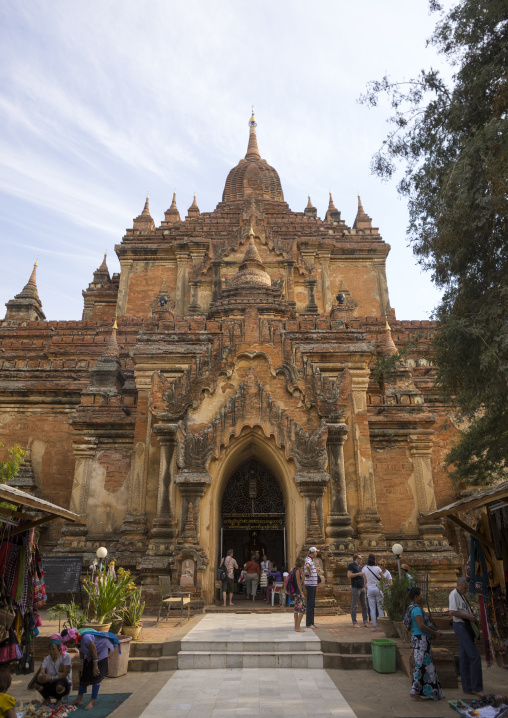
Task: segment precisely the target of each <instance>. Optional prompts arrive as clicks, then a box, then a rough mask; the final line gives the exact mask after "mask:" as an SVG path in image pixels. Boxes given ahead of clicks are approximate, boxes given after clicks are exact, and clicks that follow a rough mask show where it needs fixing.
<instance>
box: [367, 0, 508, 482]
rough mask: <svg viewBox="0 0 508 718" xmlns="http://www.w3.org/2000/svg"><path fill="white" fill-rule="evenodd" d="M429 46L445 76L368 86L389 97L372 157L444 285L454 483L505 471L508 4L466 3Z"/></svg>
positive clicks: (440, 356) (444, 20)
mask: <svg viewBox="0 0 508 718" xmlns="http://www.w3.org/2000/svg"><path fill="white" fill-rule="evenodd" d="M431 10H438V11H440V12H441V17H440V20H439V21H438V23H437V25H436V28H435V30H434V34H433V35H432V37H431V38H430V40H429V43H430V44H431V45H433V46H434V47H436V48H437V50H438V51H439V52H440V53H441V54H442V55H443V56H444V57H445V58H446V59H447V60H448V61H449V63H450V65H451V68H452V71H453V77H452V78H451V79H450V80H449V81H448V80H446V79H444V78H443V77H442V75H440V74H439V73H438V72H437V71H435V70H432V69H430V70H428V71H426V70H422V71H421V72H420V74H419V75H418V77H416V78H415V79H413V80H410V81H408V82H393V81H391V80H390V78H388V77H384V78H383V79H382V80H380V81H376V82H372V83H369V85H368V88H367V92H366V94H365V95H363V96H362V97H361V98H360V102H363V103H365V104H367V105H370V106H375V105H376V104H377V103H378V101H379V98H380V96H387V97H388V99H389V101H390V104H391V107H392V111H393V113H392V116H391V117H390V118H389V123H390V124H391V130H390V132H389V134H388V136H387V138H386V140H385V141H384V143H383V146H382V147H381V149H380V151H379V152H378V153H376V155H375V156H374V158H373V162H372V169H373V172H374V173H375V174H377V175H378V176H380V177H381V178H383V179H389V178H390V177H392V176H393V174H394V173H395V171H396V169H397V166H398V165H402V167H403V176H402V178H401V179H400V181H399V184H398V191H399V192H400V193H401V194H402V195H403V196H404V197H406V198H407V201H408V206H409V226H408V229H407V234H408V238H409V240H410V242H411V244H412V246H413V250H414V252H415V254H416V256H417V258H418V260H419V262H420V264H421V265H422V266H423V267H425V268H426V269H428V270H430V272H431V273H432V278H433V281H434V282H435V284H436V285H437V286H438V287H440V288H441V289H442V290H443V295H442V299H441V302H440V304H439V305H438V307H437V308H436V310H435V316H436V319H438V321H439V325H438V330H437V332H436V334H435V338H434V349H435V354H436V360H437V364H438V375H437V381H438V384H439V386H440V388H441V390H442V393H443V395H444V397H446V398H447V399H448V400H449V401H451V402H453V404H454V406H455V408H456V410H457V413H458V415H459V417H460V418H461V419H463V420H464V423H463V424H462V427H463V428H462V429H461V431H460V433H459V438H458V441H457V442H456V444H455V445H454V446H453V448H452V450H451V451H450V453H449V455H448V457H447V461H448V463H449V465H450V467H451V473H452V475H453V476H454V478H456V479H457V480H462V481H466V482H468V483H472V484H478V485H481V484H486V483H490V482H493V481H496V480H497V479H499V478H506V471H507V467H508V225H507V220H508V116H507V112H508V3H507V2H506V0H484V1H483V2H477V1H474V0H462V1H461V2H459V3H458V4H457V5H455V6H454V7H453V8H452V9H451V10H450V11H449V12H448V13H447V14H443V13H442V11H441V8H440V7H439V4H438V3H437V2H434V1H433V2H431Z"/></svg>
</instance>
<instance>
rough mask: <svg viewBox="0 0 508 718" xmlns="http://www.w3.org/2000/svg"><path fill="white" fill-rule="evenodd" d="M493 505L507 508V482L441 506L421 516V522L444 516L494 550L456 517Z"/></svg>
mask: <svg viewBox="0 0 508 718" xmlns="http://www.w3.org/2000/svg"><path fill="white" fill-rule="evenodd" d="M494 505H499V506H508V481H503V483H501V484H496V486H490V487H489V488H488V489H484V490H483V491H478V492H477V493H475V494H472V495H471V496H467V497H466V498H464V499H459V500H458V501H454V503H453V504H448V506H443V508H441V509H438V510H437V511H432V512H431V513H429V514H425V515H424V516H423V520H424V521H435V519H438V518H441V517H444V516H446V518H447V519H449V520H450V521H452V522H453V523H454V524H457V526H460V528H461V529H464V531H467V533H469V534H471V536H474V537H475V538H477V539H478V540H479V541H481V542H482V543H483V544H485V545H486V546H488V547H489V548H491V549H494V548H495V547H494V544H493V543H492V541H490V540H489V539H488V538H486V537H485V536H484V535H483V534H481V533H479V532H478V531H476V530H475V529H473V528H472V526H468V524H466V523H465V522H464V521H462V519H460V518H459V517H458V516H457V514H459V513H464V512H466V511H470V510H472V509H479V508H481V507H482V506H486V507H491V508H492V506H494Z"/></svg>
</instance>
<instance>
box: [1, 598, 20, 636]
mask: <svg viewBox="0 0 508 718" xmlns="http://www.w3.org/2000/svg"><path fill="white" fill-rule="evenodd" d="M15 618H16V612H15V611H14V610H13V608H12V606H10V605H9V602H8V600H7V599H6V598H5V597H3V598H2V599H1V602H0V642H1V641H4V640H5V638H6V637H7V634H8V633H9V628H10V627H11V626H12V624H13V623H14V619H15ZM2 634H3V635H2Z"/></svg>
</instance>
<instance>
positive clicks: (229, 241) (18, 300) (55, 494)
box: [0, 116, 460, 605]
mask: <svg viewBox="0 0 508 718" xmlns="http://www.w3.org/2000/svg"><path fill="white" fill-rule="evenodd" d="M256 133H257V129H256V121H255V118H254V116H252V117H251V119H250V122H249V138H248V147H247V152H246V155H245V157H244V158H243V159H241V160H240V161H239V163H238V164H237V165H236V166H235V167H234V168H233V169H232V170H231V171H230V173H229V175H228V177H227V179H226V182H225V187H224V190H223V194H222V200H221V201H220V202H219V203H218V205H217V207H216V208H215V209H214V211H213V212H202V211H200V209H199V207H198V203H197V199H196V197H194V200H193V202H192V204H191V206H190V207H189V209H188V210H187V215H186V216H185V218H183V219H182V217H181V215H180V212H179V210H178V205H177V197H176V194H174V195H173V198H172V202H171V203H170V207H169V209H168V210H166V212H165V213H164V219H163V220H162V221H161V223H160V225H157V223H156V221H154V219H153V218H152V216H151V211H150V206H149V200H148V198H147V199H146V202H145V204H144V208H143V210H142V212H141V214H139V215H138V216H137V217H136V218H135V219H134V220H133V226H132V228H131V229H128V230H127V231H126V234H125V236H124V237H123V238H122V240H121V242H120V243H119V244H117V245H116V247H115V251H116V253H117V255H118V258H119V261H120V265H121V272H120V273H119V275H113V276H110V273H109V270H108V266H107V257H104V260H103V262H102V263H101V264H100V266H99V268H98V269H97V270H96V271H95V272H94V273H93V280H92V281H91V283H90V285H89V286H88V288H87V289H86V290H84V291H83V298H84V309H83V317H82V320H80V321H69V322H48V321H46V318H45V316H44V313H43V311H42V302H41V300H40V298H39V295H38V291H37V281H36V272H35V267H34V270H33V272H32V275H31V276H30V279H29V281H28V284H27V285H26V286H25V287H24V289H23V290H22V291H21V293H20V294H18V295H16V297H14V298H13V299H12V300H11V301H10V302H8V303H7V314H6V317H5V319H4V320H3V322H1V323H0V341H1V345H2V349H3V351H2V353H1V355H0V399H1V401H0V411H1V412H2V414H3V416H2V421H1V422H0V442H1V443H3V444H4V445H5V446H9V445H11V444H14V443H16V444H21V445H24V446H26V447H33V449H34V450H33V452H32V455H33V456H34V457H35V458H34V460H36V465H35V468H34V472H33V475H34V476H36V477H37V481H36V482H35V481H34V487H35V488H34V490H35V491H36V492H37V493H38V495H40V496H42V497H44V498H47V499H49V500H51V501H57V503H60V504H61V505H64V506H69V507H70V508H71V509H72V510H73V511H76V512H78V513H79V514H81V515H83V516H85V517H88V519H89V520H88V525H87V526H72V527H68V528H64V529H61V528H60V527H58V526H53V527H52V528H51V529H49V530H48V531H47V532H46V533H45V535H44V537H43V542H44V543H45V544H46V551H54V552H56V553H62V552H70V553H82V554H84V555H85V556H88V555H92V554H93V553H94V552H95V549H96V544H97V541H100V542H101V543H104V544H105V545H106V546H107V547H108V551H109V552H110V554H112V555H114V556H115V558H116V559H117V560H118V562H119V563H121V564H122V565H124V566H128V567H130V568H132V570H134V571H135V572H136V573H138V574H139V575H140V577H141V580H142V582H143V586H144V589H145V594H146V597H147V600H148V601H150V600H155V599H156V594H157V590H158V589H157V586H158V576H159V575H163V574H169V575H171V577H172V581H173V585H174V586H175V587H179V588H180V589H182V590H186V591H189V592H191V593H192V596H193V599H194V600H195V601H204V602H210V601H212V600H213V599H214V597H215V596H216V587H215V580H216V575H217V567H218V563H219V561H220V557H221V556H222V555H224V553H225V551H226V550H227V549H228V548H233V550H234V555H235V558H236V559H237V561H238V562H239V563H243V562H244V561H245V560H246V559H247V558H248V556H249V554H250V552H251V551H256V550H257V551H260V552H263V551H267V552H268V553H269V555H270V557H271V558H272V559H273V560H274V561H275V562H276V563H277V564H278V565H280V566H282V567H284V566H285V567H292V566H293V565H294V562H295V560H296V558H297V556H299V555H304V554H305V552H306V550H307V549H308V548H309V546H311V545H315V546H317V548H318V550H319V554H318V559H319V560H318V564H319V572H320V574H321V575H322V578H323V581H322V584H321V585H320V589H319V595H318V597H319V601H321V602H322V604H323V605H333V604H335V603H337V602H338V603H341V602H342V601H344V603H346V602H347V601H348V596H349V588H348V581H347V579H346V566H347V563H348V562H349V560H350V557H351V554H352V553H353V552H354V551H355V550H358V549H360V550H361V551H363V552H364V553H366V552H373V553H375V554H376V556H377V557H378V558H381V557H385V558H387V559H388V562H389V564H390V565H392V564H393V555H392V553H391V546H392V544H393V543H395V542H400V543H403V545H404V550H405V552H404V559H405V561H406V562H407V563H409V564H410V565H411V566H413V567H414V569H415V570H418V571H425V572H428V573H429V580H430V582H431V584H433V585H439V584H442V583H447V582H450V581H453V579H454V577H455V575H456V570H457V567H458V565H459V563H460V558H459V556H458V555H457V553H456V552H455V551H454V549H453V546H451V545H450V543H449V540H450V539H451V538H452V537H451V536H448V535H447V534H446V533H445V530H444V527H443V525H442V524H441V523H440V522H435V523H431V524H425V523H422V521H421V516H422V514H424V513H426V512H428V511H431V510H432V509H434V508H436V507H437V506H440V505H444V504H446V503H449V502H450V501H451V500H453V498H454V494H453V490H452V486H451V485H450V482H449V480H448V478H447V477H446V475H445V474H444V472H443V470H442V466H441V462H442V458H443V456H444V454H445V453H446V449H447V446H448V445H449V443H450V441H451V438H452V436H451V434H450V429H449V428H447V422H446V407H445V406H443V405H441V404H440V401H439V396H438V393H437V391H436V388H435V386H434V381H433V379H434V372H435V369H434V367H433V364H432V355H431V350H430V342H429V340H428V339H423V340H421V341H419V342H418V345H417V348H416V349H415V350H414V352H413V353H412V354H411V356H409V357H408V358H407V359H406V361H402V360H399V361H398V362H395V363H393V368H392V370H391V371H390V372H387V373H385V375H384V376H382V377H381V378H380V379H377V378H376V376H375V375H374V373H373V366H374V364H375V362H376V359H377V358H378V357H381V356H386V355H388V356H391V355H393V354H395V352H396V351H397V347H398V346H401V345H402V344H403V343H404V342H406V341H407V339H409V338H410V337H411V336H413V335H414V334H415V333H416V332H420V331H421V329H422V327H424V328H425V331H426V335H427V336H428V335H429V334H431V332H432V329H433V326H434V325H433V323H432V322H419V321H418V322H414V321H399V320H398V319H396V317H395V312H394V310H393V309H392V308H391V306H390V301H389V293H388V286H387V281H386V259H387V256H388V252H389V245H388V244H386V243H385V242H384V241H383V239H382V237H381V235H380V233H379V230H378V229H377V228H376V227H374V226H373V224H372V220H371V218H370V217H369V215H368V214H367V213H366V212H365V210H364V208H363V205H362V202H361V200H360V198H358V211H357V214H356V217H355V218H354V221H353V222H352V224H351V225H348V224H346V221H345V220H344V219H342V217H341V212H340V211H339V210H338V209H337V208H336V207H335V204H334V200H333V197H332V196H331V194H330V196H329V198H328V199H327V201H328V209H327V211H326V215H325V217H324V218H323V219H321V218H319V217H318V215H317V209H316V208H315V207H314V206H313V204H312V201H311V199H310V197H309V199H308V202H307V205H306V206H305V207H303V208H302V211H293V210H291V209H290V208H289V206H288V204H287V203H286V202H285V200H284V193H283V189H282V184H281V180H280V177H279V175H278V173H277V171H276V170H275V169H274V168H273V167H272V166H271V165H269V164H268V163H267V162H266V160H264V159H262V157H261V154H260V152H259V148H258V142H257V134H256ZM218 194H220V190H219V189H218ZM436 437H437V438H436ZM41 447H43V448H41ZM39 457H42V458H39Z"/></svg>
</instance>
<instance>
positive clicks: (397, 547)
mask: <svg viewBox="0 0 508 718" xmlns="http://www.w3.org/2000/svg"><path fill="white" fill-rule="evenodd" d="M403 551H404V547H403V546H401V545H400V543H394V544H393V546H392V552H393V553H394V554H395V555H396V556H397V564H398V566H399V578H401V575H402V573H401V570H400V554H401V553H402V552H403Z"/></svg>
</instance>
